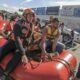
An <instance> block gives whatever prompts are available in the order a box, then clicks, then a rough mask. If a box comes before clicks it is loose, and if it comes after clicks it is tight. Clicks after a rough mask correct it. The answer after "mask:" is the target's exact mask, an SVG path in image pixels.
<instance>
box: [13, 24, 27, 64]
mask: <svg viewBox="0 0 80 80" xmlns="http://www.w3.org/2000/svg"><path fill="white" fill-rule="evenodd" d="M13 32H14V38H15V41H16V46H17V48H18V50H19V51H20V53H21V54H22V59H21V60H22V62H23V63H27V62H28V58H27V56H26V53H25V49H24V48H23V45H22V41H21V39H20V37H21V34H22V32H21V25H19V24H15V25H14V28H13Z"/></svg>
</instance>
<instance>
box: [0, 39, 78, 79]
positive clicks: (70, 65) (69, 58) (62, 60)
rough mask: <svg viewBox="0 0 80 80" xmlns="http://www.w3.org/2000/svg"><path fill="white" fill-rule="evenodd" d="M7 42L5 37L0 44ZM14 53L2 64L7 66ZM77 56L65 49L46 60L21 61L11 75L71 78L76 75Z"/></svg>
mask: <svg viewBox="0 0 80 80" xmlns="http://www.w3.org/2000/svg"><path fill="white" fill-rule="evenodd" d="M4 43H5V39H2V41H0V46H2V44H4ZM11 56H12V55H8V56H7V57H6V58H5V59H4V60H3V61H2V63H0V66H2V67H3V68H5V66H6V64H7V63H8V61H9V60H10V58H11ZM76 63H77V61H76V58H75V57H74V56H73V55H72V54H69V52H68V51H66V50H65V51H63V52H62V53H61V54H60V55H59V56H55V57H53V59H52V60H49V61H45V62H37V61H33V60H32V61H30V62H29V63H28V64H25V65H24V64H22V63H20V64H19V65H18V66H17V68H16V69H15V70H14V72H13V73H11V74H10V75H11V76H12V77H13V78H14V80H69V78H70V77H72V76H73V75H74V70H75V68H76Z"/></svg>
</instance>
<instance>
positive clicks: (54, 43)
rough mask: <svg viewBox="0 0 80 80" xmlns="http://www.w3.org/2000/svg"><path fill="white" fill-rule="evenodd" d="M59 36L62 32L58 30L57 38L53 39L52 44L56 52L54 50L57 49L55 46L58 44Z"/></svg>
mask: <svg viewBox="0 0 80 80" xmlns="http://www.w3.org/2000/svg"><path fill="white" fill-rule="evenodd" d="M59 36H60V32H58V34H57V36H56V38H55V39H54V41H53V44H52V50H53V52H54V50H55V48H56V46H57V42H58V39H59Z"/></svg>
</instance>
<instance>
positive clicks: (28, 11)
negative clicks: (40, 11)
mask: <svg viewBox="0 0 80 80" xmlns="http://www.w3.org/2000/svg"><path fill="white" fill-rule="evenodd" d="M23 14H33V15H35V12H34V11H33V10H32V9H31V8H28V9H25V10H24V12H23Z"/></svg>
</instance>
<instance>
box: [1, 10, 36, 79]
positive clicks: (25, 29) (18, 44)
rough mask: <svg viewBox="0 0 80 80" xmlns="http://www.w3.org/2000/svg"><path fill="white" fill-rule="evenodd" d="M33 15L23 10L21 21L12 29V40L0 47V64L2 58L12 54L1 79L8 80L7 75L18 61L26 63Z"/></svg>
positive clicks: (31, 12)
mask: <svg viewBox="0 0 80 80" xmlns="http://www.w3.org/2000/svg"><path fill="white" fill-rule="evenodd" d="M34 16H35V13H34V11H33V10H32V9H25V10H24V12H23V16H22V19H21V20H18V21H17V22H16V23H15V25H14V27H13V34H14V39H15V40H12V39H9V40H8V41H7V43H6V44H4V45H3V46H2V47H1V50H0V53H1V55H0V62H1V61H2V60H3V58H4V57H5V56H6V55H7V54H9V53H11V52H12V53H13V52H14V55H13V58H12V59H11V60H10V61H9V63H8V64H7V66H6V68H5V70H3V71H2V72H3V75H2V76H1V79H4V80H5V79H9V78H10V77H8V76H9V74H10V73H11V72H12V71H13V70H14V69H15V68H16V66H17V65H18V63H19V62H20V60H21V61H22V62H23V63H28V58H27V56H26V52H27V49H26V48H27V46H28V45H29V42H30V37H31V36H32V19H33V17H34Z"/></svg>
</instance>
